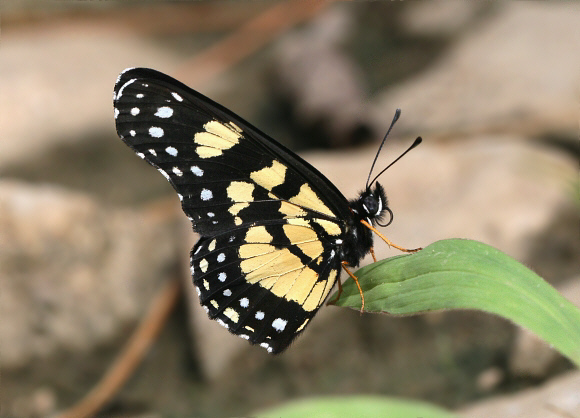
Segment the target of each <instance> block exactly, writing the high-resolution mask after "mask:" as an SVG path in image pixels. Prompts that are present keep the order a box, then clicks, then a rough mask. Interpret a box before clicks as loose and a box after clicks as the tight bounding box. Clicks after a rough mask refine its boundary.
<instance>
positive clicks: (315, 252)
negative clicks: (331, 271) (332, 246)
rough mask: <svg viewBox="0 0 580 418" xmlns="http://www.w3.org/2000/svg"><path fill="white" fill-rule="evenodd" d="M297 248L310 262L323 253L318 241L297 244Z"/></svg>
mask: <svg viewBox="0 0 580 418" xmlns="http://www.w3.org/2000/svg"><path fill="white" fill-rule="evenodd" d="M298 248H300V250H301V251H302V252H303V253H304V254H305V255H307V256H308V257H309V258H311V259H312V260H315V259H316V258H317V257H318V256H319V255H321V254H322V252H323V251H324V247H323V246H322V243H321V242H320V241H318V240H316V241H310V242H304V243H301V244H298Z"/></svg>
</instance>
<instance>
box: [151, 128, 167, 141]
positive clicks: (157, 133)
mask: <svg viewBox="0 0 580 418" xmlns="http://www.w3.org/2000/svg"><path fill="white" fill-rule="evenodd" d="M163 134H164V132H163V129H161V128H159V127H157V126H152V127H151V128H149V135H151V136H152V137H153V138H161V137H162V136H163Z"/></svg>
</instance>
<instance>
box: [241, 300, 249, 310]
mask: <svg viewBox="0 0 580 418" xmlns="http://www.w3.org/2000/svg"><path fill="white" fill-rule="evenodd" d="M240 306H241V307H242V308H247V307H248V306H250V300H249V299H248V298H241V299H240Z"/></svg>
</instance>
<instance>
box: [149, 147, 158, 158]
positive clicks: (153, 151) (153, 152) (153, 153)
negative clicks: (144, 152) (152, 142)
mask: <svg viewBox="0 0 580 418" xmlns="http://www.w3.org/2000/svg"><path fill="white" fill-rule="evenodd" d="M149 152H150V153H151V155H154V156H156V157H157V153H156V152H155V150H154V149H153V148H149Z"/></svg>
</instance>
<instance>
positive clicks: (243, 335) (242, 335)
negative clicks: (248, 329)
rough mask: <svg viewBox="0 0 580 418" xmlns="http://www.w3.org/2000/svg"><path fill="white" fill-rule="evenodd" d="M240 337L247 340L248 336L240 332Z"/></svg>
mask: <svg viewBox="0 0 580 418" xmlns="http://www.w3.org/2000/svg"><path fill="white" fill-rule="evenodd" d="M240 338H243V339H244V340H249V339H250V336H249V335H247V334H240Z"/></svg>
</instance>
